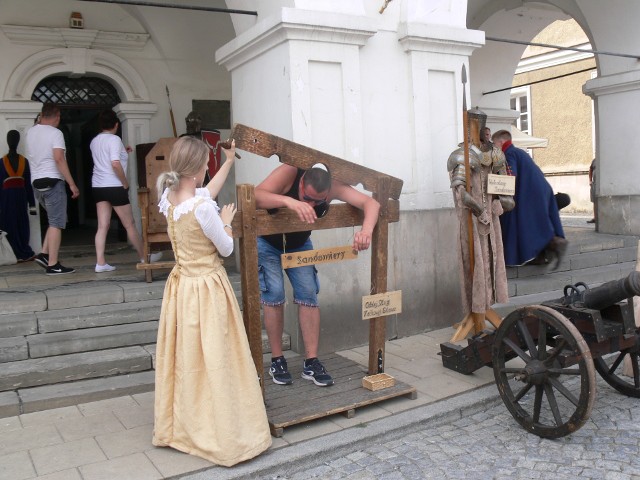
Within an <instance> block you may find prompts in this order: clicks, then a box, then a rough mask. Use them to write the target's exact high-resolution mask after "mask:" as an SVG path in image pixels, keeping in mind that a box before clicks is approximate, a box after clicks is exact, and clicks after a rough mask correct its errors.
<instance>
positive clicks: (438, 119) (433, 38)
mask: <svg viewBox="0 0 640 480" xmlns="http://www.w3.org/2000/svg"><path fill="white" fill-rule="evenodd" d="M398 39H399V41H400V44H401V45H402V47H403V48H404V50H405V52H407V54H408V55H409V70H408V73H409V75H410V85H409V88H410V93H411V95H409V97H410V98H413V112H412V116H413V118H410V119H409V120H410V121H409V126H411V127H413V129H414V131H413V135H410V136H409V138H410V139H414V142H415V144H414V146H413V147H414V152H413V154H412V155H410V158H412V159H413V162H414V165H412V168H411V171H412V173H413V174H412V175H411V176H410V177H409V181H408V182H407V183H405V185H404V188H403V196H404V197H408V198H407V199H408V200H409V202H410V203H415V204H416V205H421V206H424V207H426V208H429V209H431V208H445V207H452V206H453V197H452V195H451V187H450V180H449V175H448V173H447V168H446V161H447V158H448V157H449V154H450V153H451V151H452V150H453V149H455V147H456V145H457V144H458V143H459V142H461V141H462V140H463V125H462V98H463V84H462V78H461V73H462V65H465V66H466V67H465V68H466V71H467V83H466V86H465V89H466V92H465V93H466V96H467V108H471V105H469V100H468V99H469V82H470V80H471V79H470V77H469V56H470V55H471V53H472V52H473V51H474V50H475V49H476V48H478V47H480V46H482V45H483V44H484V33H483V32H480V31H476V30H467V29H463V28H452V27H446V26H442V25H437V26H436V25H427V24H424V23H406V24H403V25H401V27H400V29H399V30H398ZM453 106H457V107H453Z"/></svg>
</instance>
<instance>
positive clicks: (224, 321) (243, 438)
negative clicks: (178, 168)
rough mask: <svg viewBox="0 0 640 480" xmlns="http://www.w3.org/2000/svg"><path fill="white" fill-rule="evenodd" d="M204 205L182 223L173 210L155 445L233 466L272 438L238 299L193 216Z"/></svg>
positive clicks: (158, 358) (159, 353)
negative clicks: (171, 258) (172, 261)
mask: <svg viewBox="0 0 640 480" xmlns="http://www.w3.org/2000/svg"><path fill="white" fill-rule="evenodd" d="M165 193H166V192H165ZM163 197H164V196H163ZM165 200H166V199H165ZM200 201H209V202H213V200H211V199H209V198H207V199H197V200H196V202H195V205H193V208H191V210H190V211H188V212H185V213H182V214H181V215H180V216H179V218H178V219H177V220H174V215H173V210H174V207H173V206H171V205H169V206H168V215H167V224H168V227H167V231H168V233H169V237H170V238H171V244H172V246H173V251H174V254H175V259H176V265H175V267H174V268H173V270H172V272H171V274H170V275H169V278H168V279H167V283H166V286H165V290H164V296H163V300H162V310H161V313H160V325H159V328H158V342H157V348H156V387H155V388H156V390H155V411H154V417H155V418H154V420H155V423H154V433H153V444H154V445H156V446H169V447H173V448H175V449H176V450H180V451H182V452H185V453H189V454H192V455H197V456H199V457H202V458H204V459H206V460H209V461H211V462H213V463H215V464H218V465H224V466H231V465H235V464H236V463H238V462H242V461H244V460H248V459H250V458H253V457H255V456H256V455H258V454H259V453H261V452H263V451H264V450H266V449H267V448H269V446H270V445H271V434H270V431H269V424H268V421H267V415H266V411H265V406H264V401H263V397H262V392H261V389H260V385H259V383H258V375H257V373H256V368H255V365H254V363H253V360H252V357H251V352H250V350H249V343H248V341H247V336H246V332H245V329H244V324H243V322H242V317H241V314H240V308H239V307H238V302H237V300H236V297H235V294H234V291H233V288H232V287H231V284H230V282H229V278H228V277H227V273H226V271H225V269H224V266H223V264H222V260H221V258H220V256H219V254H218V251H217V250H216V247H215V246H214V244H213V243H212V242H211V240H209V238H207V237H206V236H205V234H204V232H203V230H202V228H201V227H200V224H199V223H198V220H197V219H196V216H195V214H194V212H195V209H196V206H197V204H198V203H199V202H200ZM214 205H215V202H214ZM181 206H182V205H181ZM181 206H180V207H181ZM216 209H217V205H216Z"/></svg>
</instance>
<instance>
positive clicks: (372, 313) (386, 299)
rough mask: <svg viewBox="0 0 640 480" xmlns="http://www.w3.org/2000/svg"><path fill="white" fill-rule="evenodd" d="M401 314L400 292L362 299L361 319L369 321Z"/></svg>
mask: <svg viewBox="0 0 640 480" xmlns="http://www.w3.org/2000/svg"><path fill="white" fill-rule="evenodd" d="M396 313H402V290H396V291H395V292H386V293H378V294H377V295H366V296H364V297H362V319H363V320H370V319H372V318H376V317H385V316H387V315H395V314H396Z"/></svg>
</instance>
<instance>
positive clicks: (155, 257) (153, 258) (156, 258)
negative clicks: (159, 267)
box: [149, 252, 162, 263]
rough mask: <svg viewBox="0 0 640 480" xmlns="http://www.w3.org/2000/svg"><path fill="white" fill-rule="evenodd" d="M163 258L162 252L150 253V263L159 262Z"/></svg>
mask: <svg viewBox="0 0 640 480" xmlns="http://www.w3.org/2000/svg"><path fill="white" fill-rule="evenodd" d="M161 259H162V252H156V253H152V254H151V255H149V263H154V262H158V261H160V260H161Z"/></svg>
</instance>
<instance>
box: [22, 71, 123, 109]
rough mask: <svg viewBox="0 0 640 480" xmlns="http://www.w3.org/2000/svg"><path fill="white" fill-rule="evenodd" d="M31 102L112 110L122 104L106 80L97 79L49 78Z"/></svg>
mask: <svg viewBox="0 0 640 480" xmlns="http://www.w3.org/2000/svg"><path fill="white" fill-rule="evenodd" d="M31 100H35V101H36V102H42V103H56V104H58V105H60V106H82V105H87V106H89V105H91V106H96V105H98V106H103V107H107V108H112V107H114V106H115V105H117V104H119V103H120V97H119V96H118V92H117V91H116V89H115V88H114V86H113V85H111V84H110V83H109V82H107V81H106V80H103V79H102V78H96V77H83V78H69V77H48V78H45V79H44V80H42V81H41V82H40V83H39V84H38V86H37V87H36V88H35V90H34V91H33V95H31Z"/></svg>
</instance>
